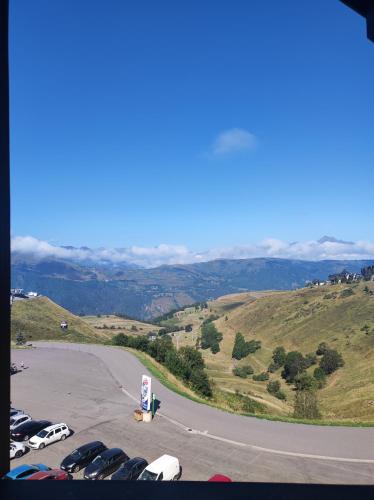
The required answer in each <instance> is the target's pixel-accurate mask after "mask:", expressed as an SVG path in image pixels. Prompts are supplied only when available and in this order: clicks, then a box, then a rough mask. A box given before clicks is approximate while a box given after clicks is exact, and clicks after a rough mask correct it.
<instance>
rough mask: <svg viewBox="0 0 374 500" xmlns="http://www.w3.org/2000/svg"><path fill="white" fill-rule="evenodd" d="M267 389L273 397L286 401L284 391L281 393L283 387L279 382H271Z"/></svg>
mask: <svg viewBox="0 0 374 500" xmlns="http://www.w3.org/2000/svg"><path fill="white" fill-rule="evenodd" d="M266 389H267V391H268V393H269V394H271V395H272V396H275V397H276V398H278V399H283V400H284V399H286V395H285V394H284V392H283V391H281V385H280V382H279V381H278V380H272V381H271V382H269V383H268V385H267V386H266Z"/></svg>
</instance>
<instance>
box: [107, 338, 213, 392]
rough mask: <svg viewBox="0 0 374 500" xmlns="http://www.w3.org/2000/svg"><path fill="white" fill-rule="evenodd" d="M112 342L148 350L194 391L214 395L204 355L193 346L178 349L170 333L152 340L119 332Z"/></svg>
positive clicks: (147, 351)
mask: <svg viewBox="0 0 374 500" xmlns="http://www.w3.org/2000/svg"><path fill="white" fill-rule="evenodd" d="M112 343H113V344H114V345H119V346H124V347H132V348H134V349H138V350H140V351H143V352H146V353H147V354H149V355H150V356H152V357H153V358H154V359H155V360H156V361H158V362H159V363H161V364H163V365H165V366H166V367H167V368H168V370H169V371H170V372H171V373H173V374H174V375H175V376H176V377H178V378H180V379H182V380H183V381H184V382H185V383H186V384H187V385H188V386H190V387H191V388H192V389H193V390H194V391H196V392H197V393H199V394H201V395H202V396H205V397H211V396H212V389H211V386H210V381H209V378H208V376H207V374H206V373H205V371H204V367H205V363H204V360H203V357H202V355H201V353H200V352H198V351H197V350H196V349H194V348H193V347H182V348H181V349H180V350H179V351H177V350H176V349H175V347H174V345H173V342H172V339H171V338H170V337H169V336H168V335H166V336H162V337H158V338H157V339H156V340H154V341H150V340H148V338H147V337H146V336H145V335H139V336H136V337H134V336H130V335H125V334H123V333H119V334H118V335H115V336H114V337H113V339H112Z"/></svg>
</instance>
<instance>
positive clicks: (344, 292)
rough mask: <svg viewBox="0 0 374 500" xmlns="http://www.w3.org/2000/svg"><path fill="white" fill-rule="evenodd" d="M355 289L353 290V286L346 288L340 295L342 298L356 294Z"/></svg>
mask: <svg viewBox="0 0 374 500" xmlns="http://www.w3.org/2000/svg"><path fill="white" fill-rule="evenodd" d="M354 293H355V292H354V291H353V290H352V288H345V289H344V290H343V291H342V292H341V293H340V297H341V298H342V299H344V298H346V297H350V296H351V295H354Z"/></svg>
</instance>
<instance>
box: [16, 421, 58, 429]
mask: <svg viewBox="0 0 374 500" xmlns="http://www.w3.org/2000/svg"><path fill="white" fill-rule="evenodd" d="M39 425H44V426H45V427H47V425H51V422H50V421H49V420H28V421H27V422H25V423H24V424H21V425H20V426H19V427H18V429H17V430H18V431H20V430H23V429H32V428H33V427H37V426H39Z"/></svg>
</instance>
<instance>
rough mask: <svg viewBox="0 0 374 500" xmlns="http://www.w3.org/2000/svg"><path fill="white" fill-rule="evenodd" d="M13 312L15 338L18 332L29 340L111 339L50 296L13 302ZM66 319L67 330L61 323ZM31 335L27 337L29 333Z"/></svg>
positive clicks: (92, 340) (77, 340) (13, 334)
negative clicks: (56, 302)
mask: <svg viewBox="0 0 374 500" xmlns="http://www.w3.org/2000/svg"><path fill="white" fill-rule="evenodd" d="M11 314H12V330H11V331H12V340H13V341H14V340H15V338H16V335H17V332H22V333H23V334H24V335H26V336H27V340H30V341H31V342H32V341H35V340H64V341H67V342H102V341H104V340H107V339H108V338H110V336H111V335H110V334H109V333H106V332H105V330H104V331H103V330H95V329H94V328H92V327H91V326H90V325H88V324H87V323H85V322H84V321H82V320H81V319H80V318H79V317H78V316H75V315H74V314H71V313H70V312H69V311H67V310H66V309H64V308H62V307H60V306H58V305H57V304H55V303H54V302H52V301H51V300H50V299H48V298H47V297H39V298H36V299H32V300H22V301H17V302H14V304H13V305H12V309H11ZM62 320H65V321H67V323H68V326H69V328H68V330H67V331H66V332H65V331H62V330H61V328H60V322H61V321H62ZM30 335H31V336H32V338H31V339H30V338H28V337H29V336H30Z"/></svg>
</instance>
